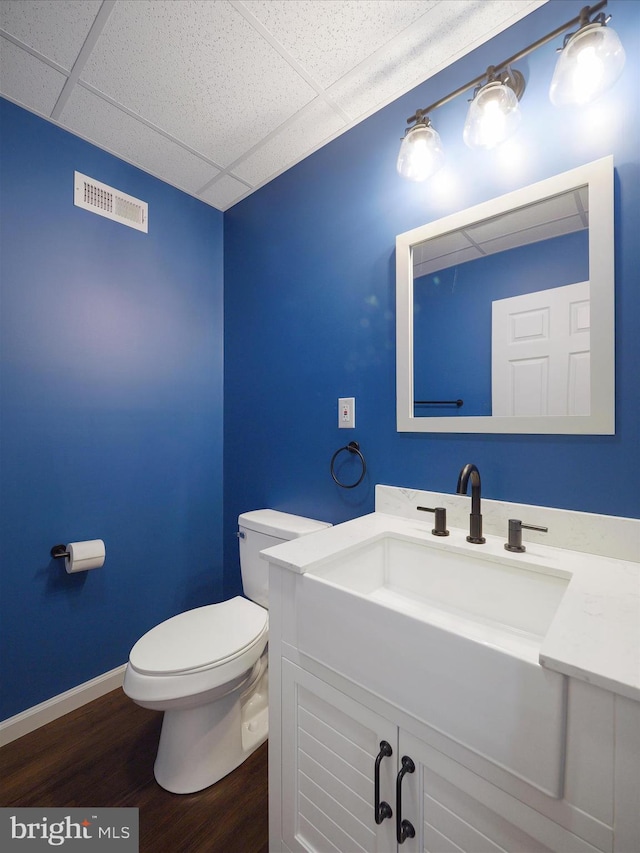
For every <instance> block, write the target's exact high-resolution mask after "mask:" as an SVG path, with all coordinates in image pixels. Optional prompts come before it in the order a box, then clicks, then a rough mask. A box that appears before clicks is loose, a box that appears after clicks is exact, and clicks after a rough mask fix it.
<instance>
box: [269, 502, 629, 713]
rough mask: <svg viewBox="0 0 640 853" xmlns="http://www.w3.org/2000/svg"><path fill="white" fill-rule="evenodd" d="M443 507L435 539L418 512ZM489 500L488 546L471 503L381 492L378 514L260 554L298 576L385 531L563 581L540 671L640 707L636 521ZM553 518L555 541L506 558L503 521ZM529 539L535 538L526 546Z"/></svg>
mask: <svg viewBox="0 0 640 853" xmlns="http://www.w3.org/2000/svg"><path fill="white" fill-rule="evenodd" d="M445 498H446V499H447V500H445ZM447 501H448V502H449V504H450V506H448V509H447V513H448V518H450V520H448V524H447V526H448V529H449V530H450V535H449V536H448V537H446V538H439V537H434V536H432V535H431V529H432V527H433V524H434V522H433V515H432V514H425V513H424V512H419V511H418V512H416V508H417V506H435V505H443V504H444V503H447ZM487 503H491V504H492V505H493V506H492V507H491V508H489V507H487V509H490V512H489V513H488V515H489V516H490V518H491V521H490V522H489V523H488V524H487V525H486V526H485V530H484V535H485V537H486V543H485V544H484V545H473V544H471V543H468V542H467V541H466V534H467V532H468V530H467V520H468V512H469V499H468V498H464V497H462V496H457V495H446V496H444V495H438V494H437V493H433V492H416V491H411V492H408V491H407V490H402V489H398V488H396V487H388V486H383V487H380V486H379V487H377V491H376V511H375V512H373V513H370V514H368V515H365V516H362V517H360V518H356V519H353V520H352V521H347V522H344V523H343V524H339V525H336V526H335V527H330V528H327V529H325V530H321V531H318V532H317V533H314V534H312V535H310V536H305V537H301V538H300V539H295V540H292V541H291V542H286V543H283V544H282V545H276V546H274V547H272V548H269V549H267V550H266V551H264V552H263V556H264V557H265V559H268V560H269V562H271V563H274V564H276V565H278V566H281V567H284V568H286V569H288V570H290V571H292V572H296V573H299V574H304V573H305V572H307V571H309V570H312V569H313V568H314V567H316V566H318V565H319V564H320V563H324V562H325V561H327V560H329V559H331V558H332V557H335V556H336V555H338V554H340V553H341V552H344V551H350V550H352V549H354V548H357V547H358V546H359V545H361V544H362V543H363V542H365V541H366V540H369V539H371V538H372V537H377V536H380V535H384V534H388V533H390V534H399V535H410V536H412V537H416V536H417V537H419V538H423V537H424V542H425V544H426V545H428V546H429V547H433V548H434V549H452V550H455V551H458V552H464V553H469V554H470V555H473V556H475V557H479V558H481V559H483V560H490V561H500V562H502V563H504V562H505V561H507V562H508V564H510V565H512V566H516V567H517V566H522V568H526V569H529V570H533V571H542V572H546V573H550V574H557V575H560V576H562V577H565V578H566V577H569V578H570V580H569V583H568V586H567V589H566V592H565V593H564V595H563V597H562V600H561V602H560V605H559V607H558V609H557V611H556V613H555V616H554V617H553V620H552V622H551V624H550V627H549V629H548V631H547V633H546V635H545V637H544V639H543V641H542V644H541V647H540V655H539V660H540V663H541V665H542V666H544V667H546V668H548V669H550V670H554V671H556V672H559V673H562V674H564V675H568V676H572V677H574V678H578V679H581V680H584V681H587V682H589V683H591V684H594V685H596V686H599V687H602V688H604V689H606V690H610V691H612V692H614V693H617V694H619V695H622V696H626V697H628V698H630V699H634V700H636V701H640V563H639V562H637V561H636V559H623V558H621V557H620V556H618V555H619V554H622V555H623V557H628V556H631V555H633V554H637V555H638V557H640V547H637V546H640V520H636V519H616V518H613V517H606V516H589V514H586V513H572V512H570V511H558V510H550V509H549V508H541V507H534V506H522V505H521V506H518V507H517V509H519V510H522V512H517V513H516V512H514V507H516V505H514V504H507V503H504V504H503V503H502V502H499V501H492V502H487ZM381 508H384V510H385V511H381ZM549 513H556V514H555V515H552V516H551V518H552V519H553V522H554V524H553V530H552V528H550V529H549V532H550V533H553V535H552V536H550V537H549V538H548V539H547V541H548V542H551V543H552V544H545V543H544V542H543V541H540V540H541V539H542V537H543V536H544V534H541V533H537V534H536V533H535V532H534V531H531V532H530V531H523V542H524V544H526V551H525V552H524V553H511V552H507V551H505V549H504V543H505V539H506V529H507V528H506V521H507V520H508V518H513V517H516V518H518V517H519V518H522V520H523V521H525V522H528V523H532V524H544V521H547V522H548V518H549ZM483 514H484V513H483ZM425 516H426V517H425ZM576 525H577V526H578V527H580V526H581V525H582V526H583V527H584V529H585V530H590V531H591V537H592V538H593V540H594V544H593V546H592V547H593V549H594V550H598V551H600V552H601V553H590V552H589V551H585V550H576V549H575V548H573V547H570V545H571V544H573V543H572V537H575V529H576ZM494 530H495V531H498V530H500V531H501V532H500V533H498V532H493V531H494ZM502 531H504V533H502ZM563 531H564V532H563ZM621 533H622V536H623V538H624V542H623V543H622V544H621V543H620V535H621ZM529 535H531V539H532V540H536V541H530V540H529ZM588 539H589V537H588V536H587V541H585V538H584V537H581V540H580V542H581V546H582V547H583V548H584V547H591V546H589V542H588ZM561 546H564V547H561ZM610 553H614V554H616V556H610Z"/></svg>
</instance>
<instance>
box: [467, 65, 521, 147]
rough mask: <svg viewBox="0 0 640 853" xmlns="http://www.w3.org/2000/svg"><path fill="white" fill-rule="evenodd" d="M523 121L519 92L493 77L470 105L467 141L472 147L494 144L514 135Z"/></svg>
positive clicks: (491, 145) (492, 145)
mask: <svg viewBox="0 0 640 853" xmlns="http://www.w3.org/2000/svg"><path fill="white" fill-rule="evenodd" d="M519 124H520V108H519V106H518V98H517V96H516V93H515V92H514V91H513V89H512V88H511V87H510V86H507V85H506V83H501V82H500V81H499V80H494V81H492V82H491V83H487V84H486V86H483V87H482V89H480V91H479V92H477V94H476V95H475V97H474V99H473V100H472V101H471V104H470V105H469V112H468V113H467V120H466V122H465V125H464V133H463V137H464V141H465V142H466V144H467V145H468V146H469V148H495V147H496V145H499V144H500V143H501V142H504V140H505V139H508V138H509V137H510V136H512V135H513V134H514V133H515V132H516V130H517V129H518V126H519Z"/></svg>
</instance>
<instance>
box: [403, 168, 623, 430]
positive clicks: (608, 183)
mask: <svg viewBox="0 0 640 853" xmlns="http://www.w3.org/2000/svg"><path fill="white" fill-rule="evenodd" d="M585 185H586V186H588V192H589V281H590V299H591V335H590V341H591V414H589V415H584V416H575V415H569V416H560V417H547V416H542V417H517V416H516V417H492V416H471V417H464V416H456V417H416V415H415V408H414V387H413V377H414V370H413V260H412V253H413V247H414V246H416V245H418V244H419V243H423V242H424V241H425V240H429V239H432V238H434V237H438V236H440V235H441V234H446V233H450V232H452V231H457V230H458V229H460V228H465V227H469V226H470V225H472V224H474V223H477V222H480V221H482V220H485V219H488V218H490V217H494V216H499V215H501V214H504V213H507V212H508V211H510V210H513V209H514V208H519V207H522V206H524V205H527V204H531V203H532V202H537V201H541V200H544V199H545V198H548V197H550V196H555V195H558V194H560V193H563V192H568V191H570V190H572V189H575V188H577V187H582V186H585ZM613 219H614V212H613V157H611V156H609V157H603V158H602V159H601V160H596V161H594V162H593V163H588V164H587V165H585V166H579V167H578V168H577V169H572V170H571V171H568V172H563V173H562V174H560V175H555V176H554V177H552V178H548V179H547V180H544V181H540V182H539V183H536V184H531V186H528V187H524V188H523V189H520V190H515V191H514V192H511V193H507V194H506V195H503V196H499V197H498V198H494V199H491V200H490V201H486V202H483V203H482V204H478V205H475V206H474V207H470V208H468V209H467V210H463V211H460V212H459V213H454V214H451V215H450V216H445V217H444V218H443V219H439V220H437V221H435V222H431V223H429V224H427V225H422V226H420V227H419V228H414V229H413V230H411V231H407V232H405V233H404V234H400V235H399V236H398V237H397V238H396V381H397V385H396V401H397V429H398V432H452V433H528V434H542V435H561V434H566V435H570V434H573V435H613V434H614V433H615V316H614V305H615V294H614V291H615V287H614V241H613V234H614V222H613Z"/></svg>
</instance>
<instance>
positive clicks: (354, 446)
mask: <svg viewBox="0 0 640 853" xmlns="http://www.w3.org/2000/svg"><path fill="white" fill-rule="evenodd" d="M343 450H348V451H349V453H357V454H358V456H359V457H360V462H362V474H360V477H359V478H358V479H357V480H356V482H355V483H351V484H350V485H347V484H346V483H341V482H340V480H339V479H338V478H337V477H336V472H335V469H334V463H335V461H336V458H337V456H338V454H340V453H342V451H343ZM366 473H367V463H366V462H365V461H364V456H363V455H362V451H361V450H360V445H359V444H358V442H357V441H350V442H349V444H347V445H346V446H345V447H341V448H340V449H339V450H336V452H335V453H334V454H333V456H332V457H331V476H332V477H333V482H334V483H337V484H338V485H339V486H341V487H342V488H343V489H355V487H356V486H359V485H360V483H361V482H362V481H363V480H364V475H365V474H366Z"/></svg>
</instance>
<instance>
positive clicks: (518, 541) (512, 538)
mask: <svg viewBox="0 0 640 853" xmlns="http://www.w3.org/2000/svg"><path fill="white" fill-rule="evenodd" d="M523 528H524V529H525V530H539V531H540V533H548V532H549V528H548V527H538V526H537V525H535V524H523V523H522V521H520V519H519V518H510V519H509V538H508V541H507V542H505V544H504V547H505V548H506V550H507V551H518V553H522V552H523V551H526V550H527V549H526V548H525V546H524V545H523V544H522V530H523Z"/></svg>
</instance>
